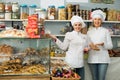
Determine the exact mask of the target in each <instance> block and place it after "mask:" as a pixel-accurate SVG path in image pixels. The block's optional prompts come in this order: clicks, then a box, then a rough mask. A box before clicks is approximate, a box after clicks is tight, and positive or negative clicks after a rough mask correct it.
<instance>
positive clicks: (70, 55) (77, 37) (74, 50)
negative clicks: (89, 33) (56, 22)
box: [50, 16, 87, 80]
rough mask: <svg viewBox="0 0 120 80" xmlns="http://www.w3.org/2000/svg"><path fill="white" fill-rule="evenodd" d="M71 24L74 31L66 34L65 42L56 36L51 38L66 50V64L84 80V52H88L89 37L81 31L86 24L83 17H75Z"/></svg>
mask: <svg viewBox="0 0 120 80" xmlns="http://www.w3.org/2000/svg"><path fill="white" fill-rule="evenodd" d="M71 24H72V26H73V29H74V30H73V31H72V32H67V33H66V34H65V38H64V41H63V42H61V41H60V40H59V39H58V38H56V37H55V36H54V35H50V36H51V38H53V39H54V40H55V42H56V44H57V45H58V46H59V48H61V49H62V50H66V56H65V61H66V63H67V64H68V65H69V66H70V67H71V68H74V69H75V71H76V73H78V74H79V75H80V76H81V80H84V59H83V52H84V50H87V48H85V47H86V45H87V37H86V35H84V34H82V33H81V29H82V28H84V27H85V23H84V22H83V20H82V18H81V17H79V16H73V17H72V18H71Z"/></svg>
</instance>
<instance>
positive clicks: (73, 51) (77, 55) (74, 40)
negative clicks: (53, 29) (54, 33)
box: [56, 31, 87, 68]
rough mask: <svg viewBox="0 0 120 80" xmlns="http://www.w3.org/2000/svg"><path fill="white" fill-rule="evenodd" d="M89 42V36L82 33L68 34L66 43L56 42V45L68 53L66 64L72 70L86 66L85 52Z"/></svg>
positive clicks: (73, 32)
mask: <svg viewBox="0 0 120 80" xmlns="http://www.w3.org/2000/svg"><path fill="white" fill-rule="evenodd" d="M86 41H87V36H86V35H84V34H81V33H80V32H76V31H72V32H67V33H66V35H65V38H64V41H63V42H61V41H60V40H59V39H57V40H56V44H57V45H58V46H59V48H61V49H62V50H67V51H66V56H65V62H66V63H67V64H68V65H69V66H70V67H72V68H80V67H83V66H84V60H83V50H84V48H85V46H86V45H87V44H86Z"/></svg>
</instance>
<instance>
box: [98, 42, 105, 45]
mask: <svg viewBox="0 0 120 80" xmlns="http://www.w3.org/2000/svg"><path fill="white" fill-rule="evenodd" d="M96 45H98V46H103V45H104V43H103V42H102V43H99V44H96Z"/></svg>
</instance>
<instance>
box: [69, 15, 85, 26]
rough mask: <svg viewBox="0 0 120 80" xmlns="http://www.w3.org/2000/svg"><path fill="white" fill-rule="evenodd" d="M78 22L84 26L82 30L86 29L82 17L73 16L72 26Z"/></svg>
mask: <svg viewBox="0 0 120 80" xmlns="http://www.w3.org/2000/svg"><path fill="white" fill-rule="evenodd" d="M76 22H80V23H81V24H82V28H84V27H85V26H86V25H85V23H84V21H83V19H82V18H81V17H80V16H77V15H75V16H72V18H71V24H72V26H73V25H74V23H76Z"/></svg>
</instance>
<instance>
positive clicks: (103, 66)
mask: <svg viewBox="0 0 120 80" xmlns="http://www.w3.org/2000/svg"><path fill="white" fill-rule="evenodd" d="M105 17H106V15H105V13H104V12H103V11H101V10H95V11H93V12H92V14H91V18H92V21H93V28H91V29H89V31H88V32H87V35H88V39H89V46H90V48H91V49H90V51H89V57H88V64H89V67H90V70H91V73H92V78H93V79H92V80H105V76H106V72H107V68H108V64H109V63H110V57H109V54H108V50H109V49H112V48H113V44H112V41H111V36H110V33H109V31H108V30H107V29H106V28H104V27H103V26H102V22H103V21H104V20H105Z"/></svg>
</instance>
